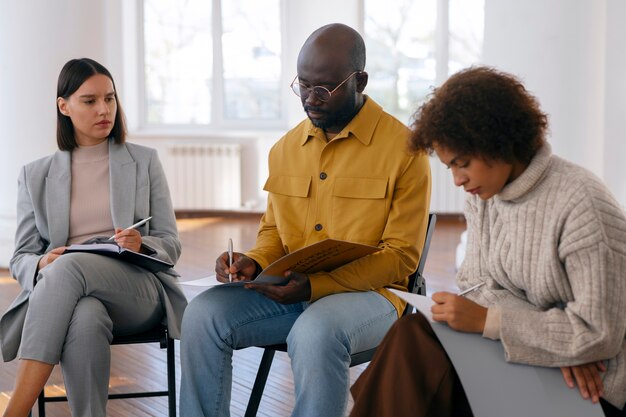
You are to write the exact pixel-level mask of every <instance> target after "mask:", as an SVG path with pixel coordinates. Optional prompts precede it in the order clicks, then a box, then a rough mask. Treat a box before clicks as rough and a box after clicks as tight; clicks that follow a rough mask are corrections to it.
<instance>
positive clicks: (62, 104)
mask: <svg viewBox="0 0 626 417" xmlns="http://www.w3.org/2000/svg"><path fill="white" fill-rule="evenodd" d="M57 107H58V108H59V111H60V112H61V114H62V115H64V116H69V115H70V113H69V112H68V111H67V101H66V100H65V99H64V98H63V97H57Z"/></svg>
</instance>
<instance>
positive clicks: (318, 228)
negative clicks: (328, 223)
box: [315, 223, 324, 232]
mask: <svg viewBox="0 0 626 417" xmlns="http://www.w3.org/2000/svg"><path fill="white" fill-rule="evenodd" d="M323 228H324V227H323V226H322V225H321V224H319V223H318V224H316V225H315V230H317V231H318V232H319V231H320V230H322V229H323Z"/></svg>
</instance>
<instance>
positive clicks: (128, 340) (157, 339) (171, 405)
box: [37, 325, 176, 417]
mask: <svg viewBox="0 0 626 417" xmlns="http://www.w3.org/2000/svg"><path fill="white" fill-rule="evenodd" d="M140 343H159V345H160V347H161V349H166V353H167V391H147V392H129V393H124V394H109V399H110V400H117V399H123V398H143V397H164V396H167V397H168V409H169V412H168V416H169V417H176V368H175V354H174V353H175V352H174V340H173V339H170V337H169V334H168V332H167V327H165V326H163V325H159V326H157V327H155V328H154V329H152V330H149V331H147V332H143V333H139V334H134V335H129V336H120V337H114V338H113V341H112V342H111V345H133V344H140ZM44 391H45V389H43V390H41V393H40V394H39V398H38V399H37V408H38V410H39V417H45V416H46V403H50V402H61V401H67V397H66V396H54V397H46V396H45V392H44Z"/></svg>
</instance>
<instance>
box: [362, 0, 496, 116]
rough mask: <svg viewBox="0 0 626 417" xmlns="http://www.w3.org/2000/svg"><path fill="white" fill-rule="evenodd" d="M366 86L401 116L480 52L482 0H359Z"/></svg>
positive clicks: (374, 95)
mask: <svg viewBox="0 0 626 417" xmlns="http://www.w3.org/2000/svg"><path fill="white" fill-rule="evenodd" d="M363 1H364V3H363V5H364V25H363V26H364V33H365V44H366V46H367V51H368V52H367V55H368V56H367V60H368V61H367V66H366V70H367V72H368V73H369V82H368V86H367V88H366V92H367V93H368V94H369V95H371V96H372V98H374V99H375V100H376V101H378V102H379V103H380V104H381V105H382V106H383V107H384V108H385V109H386V110H387V111H388V112H390V113H392V114H393V115H395V116H396V117H398V118H399V119H400V120H401V121H403V122H409V119H410V117H411V115H412V113H413V111H415V109H416V108H417V106H418V105H419V102H420V101H422V100H423V99H424V98H425V96H426V95H427V94H428V93H429V92H430V88H431V86H434V85H438V84H441V83H442V82H443V81H444V80H445V79H446V78H447V77H448V76H449V75H450V74H452V73H454V72H456V71H458V70H459V69H461V68H465V67H467V66H470V65H471V64H474V63H477V62H479V61H480V59H481V55H482V43H483V28H484V0H386V1H380V0H363Z"/></svg>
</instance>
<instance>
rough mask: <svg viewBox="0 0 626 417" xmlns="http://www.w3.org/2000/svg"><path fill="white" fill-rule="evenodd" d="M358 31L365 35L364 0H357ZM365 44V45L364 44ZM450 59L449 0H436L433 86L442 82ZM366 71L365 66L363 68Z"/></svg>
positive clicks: (446, 74)
mask: <svg viewBox="0 0 626 417" xmlns="http://www.w3.org/2000/svg"><path fill="white" fill-rule="evenodd" d="M358 2H359V4H358V13H359V16H358V22H359V26H358V28H359V32H360V33H361V34H362V35H363V37H365V19H366V18H367V15H366V7H365V2H366V0H358ZM366 46H367V45H366ZM449 60H450V0H437V22H436V24H435V79H434V80H433V83H434V86H439V85H441V84H443V83H444V81H446V80H447V79H448V77H449V76H450V74H448V72H449V70H450V68H449ZM365 71H367V66H366V68H365Z"/></svg>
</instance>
